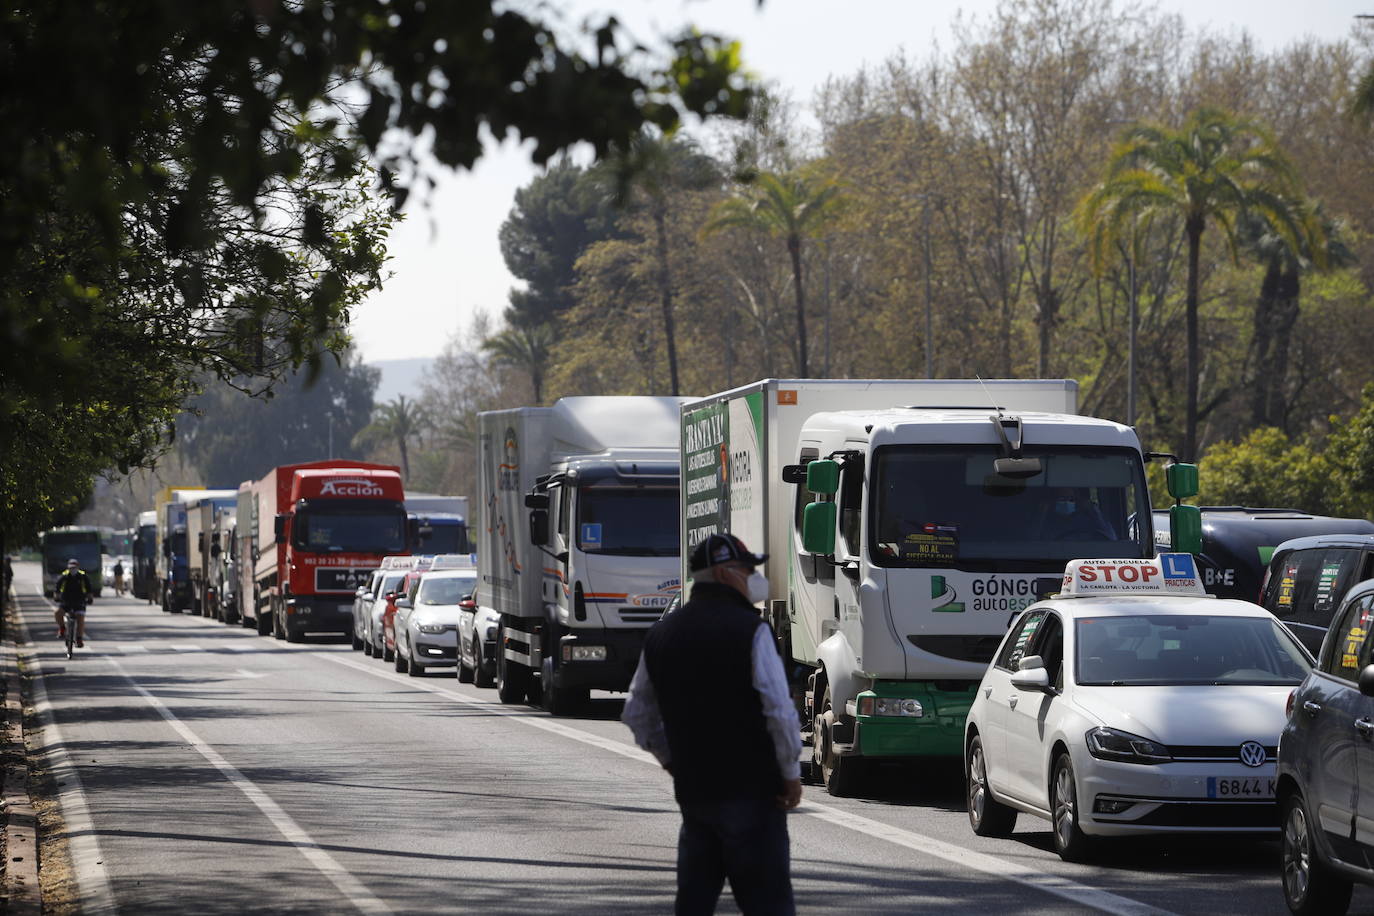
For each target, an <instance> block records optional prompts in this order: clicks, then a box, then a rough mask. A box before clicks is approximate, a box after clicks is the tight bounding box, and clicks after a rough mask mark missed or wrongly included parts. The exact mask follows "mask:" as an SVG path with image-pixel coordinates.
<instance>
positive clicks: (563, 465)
mask: <svg viewBox="0 0 1374 916" xmlns="http://www.w3.org/2000/svg"><path fill="white" fill-rule="evenodd" d="M684 401H686V398H667V397H574V398H563V399H561V400H560V401H558V402H557V403H556V404H554V405H553V406H552V407H520V408H515V409H512V410H496V411H488V412H485V413H481V414H478V434H479V441H478V459H477V460H478V477H477V485H478V492H477V503H478V505H477V512H478V516H477V524H476V525H475V526H474V527H473V531H474V533H475V543H476V549H477V569H478V584H477V603H478V605H479V606H480V607H482V608H486V609H488V610H490V611H492V612H495V613H496V614H498V615H499V616H500V619H501V628H500V632H499V635H498V639H497V648H498V651H497V688H498V693H499V695H500V697H501V700H502V702H505V703H517V702H522V701H524V700H525V699H526V698H529V699H531V700H532V701H533V700H540V701H542V703H543V705H544V707H545V708H547V709H549V710H550V711H552V712H554V713H556V714H560V715H561V714H564V713H566V712H569V711H572V710H573V709H575V708H576V707H577V706H578V705H580V704H581V703H582V702H583V701H585V699H586V698H587V695H588V691H589V690H591V689H600V690H625V689H626V688H627V687H629V684H630V678H631V677H632V676H633V674H634V670H635V666H636V665H637V664H638V662H639V653H640V649H641V648H642V646H643V643H644V634H645V632H646V631H647V630H648V628H649V627H650V626H652V625H653V623H654V622H655V621H656V620H658V618H659V617H660V616H661V615H662V613H663V610H664V608H665V607H667V605H668V603H669V602H670V601H671V600H672V599H673V596H674V595H676V593H677V591H678V588H679V586H680V582H681V580H680V578H679V574H678V449H677V438H678V411H679V407H680V405H681V404H682V403H683V402H684Z"/></svg>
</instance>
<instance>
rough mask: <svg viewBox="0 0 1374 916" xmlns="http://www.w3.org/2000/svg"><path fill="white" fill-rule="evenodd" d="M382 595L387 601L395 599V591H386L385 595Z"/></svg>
mask: <svg viewBox="0 0 1374 916" xmlns="http://www.w3.org/2000/svg"><path fill="white" fill-rule="evenodd" d="M382 597H383V598H385V599H386V600H387V601H395V600H396V593H395V592H387V593H386V594H385V595H383V596H382Z"/></svg>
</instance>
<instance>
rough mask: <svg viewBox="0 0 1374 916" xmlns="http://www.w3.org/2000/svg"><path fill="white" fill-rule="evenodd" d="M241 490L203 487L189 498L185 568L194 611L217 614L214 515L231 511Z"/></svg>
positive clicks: (191, 608)
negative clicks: (213, 586)
mask: <svg viewBox="0 0 1374 916" xmlns="http://www.w3.org/2000/svg"><path fill="white" fill-rule="evenodd" d="M238 493H239V491H238V490H200V491H197V492H196V494H195V495H194V497H192V498H190V499H188V500H186V568H187V572H188V577H189V579H190V583H191V605H190V607H189V608H188V610H189V611H190V612H191V613H192V614H199V615H201V616H202V617H210V616H212V615H213V614H214V610H215V609H214V599H213V596H212V595H211V594H210V581H211V577H212V573H211V568H212V566H213V562H212V561H213V559H214V557H213V554H212V550H211V548H212V547H213V540H212V537H213V534H214V530H215V515H216V513H219V512H221V511H223V510H225V509H229V510H232V509H233V508H234V506H235V505H236V504H237V502H238Z"/></svg>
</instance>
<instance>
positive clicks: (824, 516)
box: [802, 461, 837, 556]
mask: <svg viewBox="0 0 1374 916" xmlns="http://www.w3.org/2000/svg"><path fill="white" fill-rule="evenodd" d="M816 464H817V462H814V461H813V462H811V466H812V467H815V466H816ZM831 464H834V462H833V461H832V462H831ZM808 486H809V483H808ZM836 511H837V510H836V506H835V504H834V503H829V502H827V503H811V504H810V505H808V506H807V507H806V508H805V509H803V510H802V547H803V548H804V549H805V550H806V552H807V553H811V554H820V555H822V556H830V555H832V554H834V552H835V519H836V514H835V513H836Z"/></svg>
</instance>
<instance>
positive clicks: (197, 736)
mask: <svg viewBox="0 0 1374 916" xmlns="http://www.w3.org/2000/svg"><path fill="white" fill-rule="evenodd" d="M15 569H16V578H15V586H16V591H17V592H18V593H19V595H20V607H21V613H22V616H23V618H24V620H25V623H26V625H27V628H28V631H29V634H30V636H31V638H32V643H31V645H29V646H28V647H26V649H25V652H26V653H27V655H28V657H29V658H30V659H31V662H30V663H32V660H36V661H37V662H38V664H39V665H40V667H41V670H42V675H43V676H42V678H41V682H42V684H43V685H44V690H43V693H45V694H46V696H40V697H39V698H38V699H39V703H40V706H42V707H43V709H44V710H45V711H46V712H47V714H48V717H49V718H48V721H49V722H50V723H51V724H49V725H47V726H45V727H44V728H43V730H42V734H41V735H40V738H41V739H42V740H41V744H42V745H43V747H44V748H45V752H46V753H47V754H48V757H49V762H50V763H51V765H52V766H53V767H54V770H55V772H56V773H57V775H58V778H59V780H60V781H61V782H62V792H63V797H62V802H63V812H64V816H65V818H66V822H67V830H68V833H69V835H70V840H71V847H72V853H73V859H74V865H75V868H76V872H77V878H78V881H79V883H80V886H81V890H82V897H83V903H84V909H85V910H86V911H88V912H113V911H116V910H117V911H123V912H128V913H155V912H177V913H185V912H197V913H231V912H232V913H241V912H244V911H246V910H266V911H273V912H325V911H328V912H346V911H349V910H359V911H363V912H374V913H384V912H396V913H414V912H438V911H447V912H453V911H480V912H483V913H521V914H528V913H535V912H541V911H542V912H552V913H597V914H603V913H652V912H670V911H671V909H672V897H673V887H674V861H675V846H676V839H677V823H678V821H677V814H676V808H675V806H674V804H673V802H672V797H671V787H670V784H669V781H668V778H667V776H666V774H664V773H663V772H662V771H661V770H660V769H659V768H658V767H657V765H656V764H655V763H654V762H653V761H652V759H651V758H649V757H648V756H647V755H646V754H644V753H642V752H641V751H639V750H638V749H637V748H635V747H634V744H633V742H632V741H631V739H630V735H629V731H628V730H627V729H626V728H625V727H624V726H623V725H621V724H620V722H619V721H618V717H619V714H620V707H621V703H620V701H619V700H618V699H616V698H615V697H614V696H613V695H611V694H605V695H602V696H600V697H596V698H595V699H594V701H593V703H592V704H591V707H590V709H589V710H588V712H587V714H585V715H583V716H581V717H578V718H564V719H553V718H550V717H549V716H547V715H546V714H544V713H543V712H541V711H538V710H535V709H532V708H528V707H511V706H503V705H501V703H500V702H499V701H498V700H497V699H496V696H495V692H494V691H492V690H480V689H477V688H475V687H472V686H470V685H461V684H459V683H458V682H457V681H456V679H455V678H453V677H452V676H451V675H449V674H445V675H439V674H434V675H430V676H427V677H423V678H408V677H406V676H405V675H400V674H396V673H395V672H394V671H393V670H392V666H391V665H390V664H383V663H382V662H381V661H380V660H374V659H371V658H367V657H365V656H363V655H362V654H361V653H359V652H353V651H351V650H350V649H349V646H348V644H347V643H346V642H344V641H342V640H339V641H337V642H330V643H321V642H315V643H308V644H304V645H289V644H287V643H285V642H281V641H277V640H273V639H272V638H270V637H260V636H257V635H255V634H254V633H252V632H251V631H249V630H245V629H241V628H237V627H227V626H224V625H223V624H220V623H217V622H215V621H211V620H205V619H202V618H198V617H189V616H182V615H168V614H163V613H161V612H160V611H159V610H158V609H157V608H155V607H153V606H152V605H148V604H145V603H143V602H141V601H136V600H134V599H131V598H123V599H116V598H113V597H110V596H109V592H108V590H107V592H106V595H107V597H104V598H101V599H99V600H98V601H97V602H96V603H95V604H94V605H93V606H92V608H91V610H90V616H89V627H90V637H91V638H90V639H89V640H88V642H87V645H86V648H85V649H83V650H78V654H77V657H76V658H74V659H72V660H70V661H68V660H67V659H66V658H65V657H64V656H63V652H62V646H61V644H60V643H59V642H58V641H57V640H56V638H55V637H54V633H55V626H54V623H53V618H52V615H51V611H50V606H49V605H48V603H47V602H46V601H44V600H43V598H42V597H41V595H39V594H38V587H37V576H38V569H37V565H36V564H17V565H16V567H15ZM721 765H722V766H727V765H728V761H727V760H725V759H724V758H723V759H722V762H721ZM789 824H790V830H791V835H792V857H793V880H794V884H795V888H796V894H797V901H798V905H799V908H800V909H801V910H802V911H804V912H810V913H833V912H839V911H842V910H851V911H854V912H861V913H912V912H928V911H937V910H938V911H959V912H965V913H966V912H980V911H981V912H998V913H1000V912H1022V913H1039V912H1045V913H1048V912H1055V913H1058V912H1091V911H1103V912H1112V913H1146V912H1173V913H1207V914H1214V913H1245V914H1253V916H1260V914H1265V913H1286V912H1287V910H1286V908H1285V907H1284V904H1283V896H1282V893H1281V891H1280V889H1279V883H1278V877H1277V868H1278V846H1277V843H1275V842H1263V841H1253V840H1246V839H1234V838H1217V837H1210V838H1205V839H1201V840H1174V839H1168V840H1162V839H1155V840H1153V841H1150V842H1138V841H1121V842H1116V843H1111V844H1108V845H1107V846H1105V847H1104V850H1103V856H1102V857H1101V859H1100V860H1099V861H1098V862H1095V863H1093V864H1091V865H1069V864H1066V863H1063V862H1061V861H1060V860H1059V858H1058V857H1057V856H1056V855H1055V854H1054V852H1053V849H1052V846H1051V840H1050V835H1049V832H1048V829H1047V824H1046V823H1045V822H1041V821H1038V820H1035V819H1032V818H1029V817H1025V816H1023V817H1022V819H1021V823H1020V825H1019V829H1018V831H1017V832H1016V834H1015V835H1014V836H1013V837H1012V838H1010V839H1006V840H990V839H980V838H977V837H975V836H973V834H972V833H971V832H970V830H969V828H968V821H967V819H966V816H965V814H964V807H963V795H962V785H961V782H960V779H959V774H958V768H957V764H951V765H949V766H926V767H919V768H918V767H907V768H894V769H892V770H890V771H887V772H884V773H882V774H881V775H880V778H879V779H878V781H877V782H875V784H874V787H873V792H872V793H871V797H869V798H865V799H837V798H831V797H830V796H829V795H827V794H826V793H825V790H824V789H823V788H821V787H818V786H808V787H807V788H806V796H805V798H804V800H803V803H802V807H801V808H800V809H798V811H797V812H795V813H794V814H793V815H792V816H791V818H790V820H789ZM720 911H721V912H734V907H733V904H732V903H731V901H730V900H729V897H728V890H727V892H726V895H725V897H724V898H723V900H722V905H721V908H720ZM1352 912H1356V913H1374V893H1371V891H1370V890H1369V889H1366V888H1359V889H1357V890H1356V895H1355V903H1354V906H1353V907H1352Z"/></svg>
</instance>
